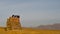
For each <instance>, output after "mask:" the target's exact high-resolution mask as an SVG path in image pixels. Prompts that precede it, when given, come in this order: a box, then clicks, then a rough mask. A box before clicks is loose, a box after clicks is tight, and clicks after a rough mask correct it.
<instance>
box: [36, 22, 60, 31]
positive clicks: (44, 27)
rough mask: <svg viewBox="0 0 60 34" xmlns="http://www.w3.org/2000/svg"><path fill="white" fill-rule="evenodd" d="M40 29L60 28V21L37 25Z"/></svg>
mask: <svg viewBox="0 0 60 34" xmlns="http://www.w3.org/2000/svg"><path fill="white" fill-rule="evenodd" d="M37 28H38V29H53V30H60V23H58V24H53V25H40V26H38V27H37Z"/></svg>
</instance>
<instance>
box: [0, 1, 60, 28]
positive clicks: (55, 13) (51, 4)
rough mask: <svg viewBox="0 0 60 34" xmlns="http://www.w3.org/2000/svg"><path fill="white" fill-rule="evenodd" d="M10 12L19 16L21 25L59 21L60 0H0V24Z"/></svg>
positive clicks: (32, 25) (31, 25)
mask: <svg viewBox="0 0 60 34" xmlns="http://www.w3.org/2000/svg"><path fill="white" fill-rule="evenodd" d="M12 14H18V15H20V16H21V25H22V26H23V27H36V26H39V25H45V24H53V23H60V0H0V26H6V20H7V18H8V17H10V16H11V15H12Z"/></svg>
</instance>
